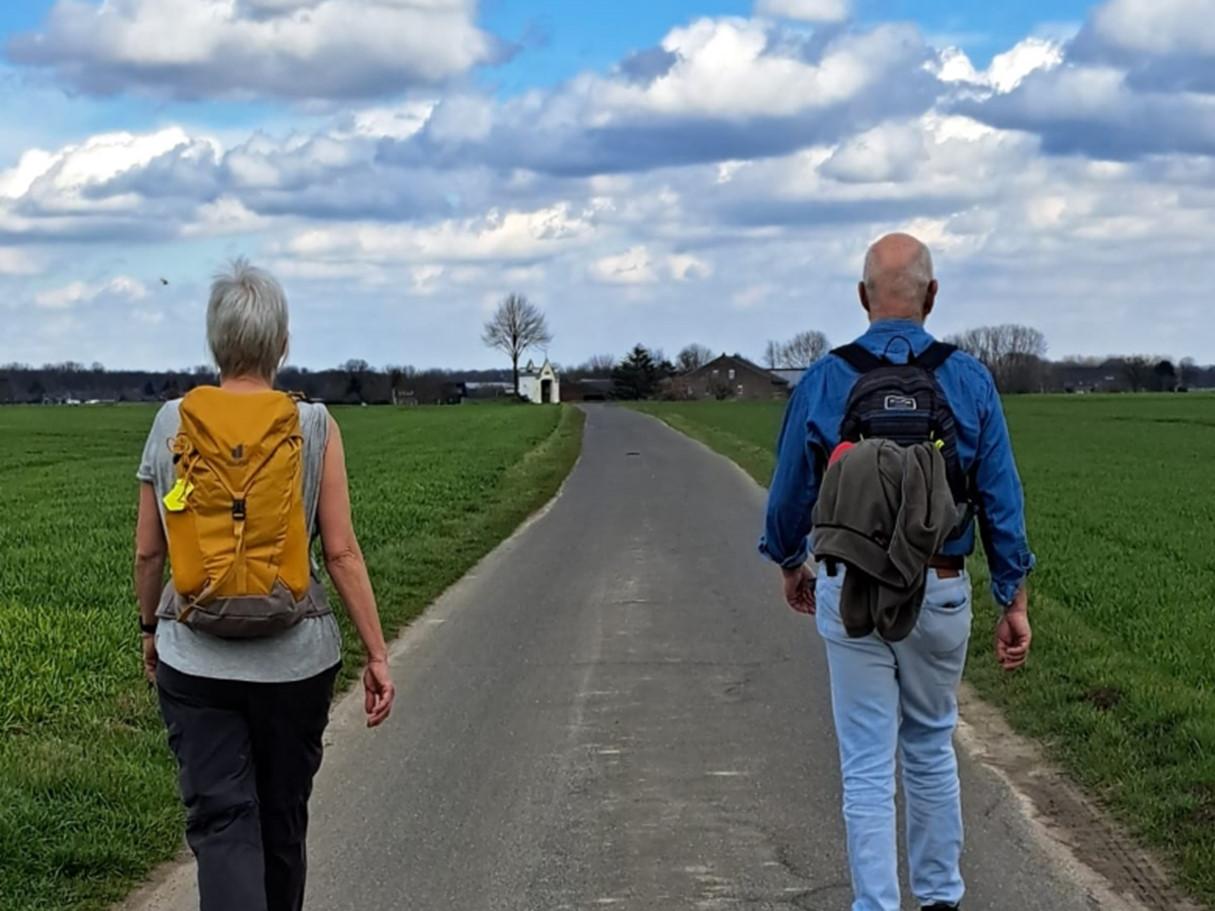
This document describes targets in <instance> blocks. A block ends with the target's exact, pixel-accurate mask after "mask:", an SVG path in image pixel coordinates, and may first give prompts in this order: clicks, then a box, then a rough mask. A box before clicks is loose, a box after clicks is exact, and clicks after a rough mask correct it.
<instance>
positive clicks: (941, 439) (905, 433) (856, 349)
mask: <svg viewBox="0 0 1215 911" xmlns="http://www.w3.org/2000/svg"><path fill="white" fill-rule="evenodd" d="M957 350H958V349H957V347H956V346H955V345H947V344H945V343H944V342H933V343H932V344H931V345H929V346H928V347H927V348H925V349H924V350H923V351H922V352H920V354H919V355H914V354H912V355H910V356H909V358H908V361H907V363H906V364H895V363H893V362H891V361H888V360H886V359H885V358H883V357H878V356H877V355H876V354H874V353H873V352H871V351H869V350H868V349H867V348H865V347H863V346H861V345H857V344H852V345H844V346H843V347H842V348H836V349H835V350H834V351H832V352H831V353H832V354H834V355H835V356H836V357H838V358H840V359H841V360H843V361H844V362H846V363H847V364H849V365H850V366H851V367H852V368H853V369H854V370H856V371H857V372H858V373H859V374H860V378H859V379H857V381H856V384H855V385H853V387H852V391H851V392H850V393H849V394H848V403H847V405H846V406H845V407H844V419H843V421H842V422H841V423H840V441H841V442H849V443H859V442H860V441H861V440H866V439H883V440H890V441H892V442H895V443H898V444H899V445H900V446H913V445H915V444H916V443H935V444H936V445H937V448H938V449H940V450H941V455H942V456H943V457H944V458H945V469H946V474H947V477H948V478H949V489H950V490H951V491H953V498H954V502H956V503H957V504H958V505H959V507H961V509H962V516H963V518H962V520H961V521H960V522H959V523H958V527H957V529H956V530H955V531H954V535H953V536H954V537H956V536H958V535H959V534H961V533H962V532H963V531H965V530H966V529H967V528H969V527H970V523H971V521H972V520H973V519H974V505H973V502H974V496H973V484H972V483H971V480H970V478H968V477H967V476H966V473H965V472H964V471H962V463H961V462H960V461H959V460H958V433H957V426H956V424H955V422H954V416H953V409H952V408H950V407H949V401H948V400H947V399H946V398H945V393H944V392H943V391H942V390H941V385H940V383H939V382H937V377H936V371H937V369H938V368H939V367H940V366H941V365H942V364H944V363H945V362H946V361H947V360H949V358H950V356H951V355H952V354H953V353H954V352H955V351H957Z"/></svg>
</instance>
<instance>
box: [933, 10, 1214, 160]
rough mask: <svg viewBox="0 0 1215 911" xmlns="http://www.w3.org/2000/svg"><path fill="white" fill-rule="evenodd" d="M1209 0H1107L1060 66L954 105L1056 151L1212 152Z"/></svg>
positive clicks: (1101, 154) (1110, 155)
mask: <svg viewBox="0 0 1215 911" xmlns="http://www.w3.org/2000/svg"><path fill="white" fill-rule="evenodd" d="M1212 12H1213V10H1212V5H1211V2H1210V0H1106V2H1105V3H1102V4H1100V5H1098V6H1097V7H1095V8H1094V9H1093V10H1092V12H1091V13H1090V15H1089V17H1088V19H1087V20H1086V21H1085V23H1084V25H1083V27H1082V28H1081V29H1080V31H1079V33H1078V34H1077V35H1076V37H1075V38H1074V39H1073V40H1072V41H1071V42H1069V43H1068V45H1067V47H1066V49H1065V55H1064V62H1063V64H1062V65H1061V66H1059V67H1056V68H1054V69H1050V70H1043V71H1039V72H1036V73H1033V74H1031V75H1030V76H1028V77H1027V78H1026V79H1024V81H1022V83H1021V84H1020V85H1018V86H1017V87H1016V88H1014V89H1013V90H1012V91H1011V92H1008V93H1006V94H1000V93H996V94H994V95H992V96H991V97H989V98H986V99H982V100H977V99H974V98H970V99H966V100H963V101H961V102H959V103H958V104H957V106H956V109H957V110H958V111H960V112H962V113H966V114H969V115H970V116H973V117H975V118H976V119H979V120H982V121H984V122H986V123H989V124H991V125H992V126H996V127H1000V128H1003V129H1016V130H1025V131H1028V132H1031V133H1036V134H1038V135H1039V136H1041V138H1042V144H1043V148H1044V149H1046V150H1047V151H1048V152H1051V153H1055V154H1069V155H1070V154H1079V155H1086V156H1089V157H1092V158H1101V159H1114V160H1135V159H1139V158H1143V157H1145V156H1150V155H1159V154H1170V153H1181V154H1192V155H1215V16H1213V15H1212Z"/></svg>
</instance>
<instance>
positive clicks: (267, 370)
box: [207, 257, 287, 379]
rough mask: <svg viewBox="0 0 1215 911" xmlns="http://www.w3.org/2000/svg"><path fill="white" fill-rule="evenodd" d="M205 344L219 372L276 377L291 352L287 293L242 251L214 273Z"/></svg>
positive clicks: (230, 375)
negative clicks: (288, 348) (246, 257)
mask: <svg viewBox="0 0 1215 911" xmlns="http://www.w3.org/2000/svg"><path fill="white" fill-rule="evenodd" d="M207 344H208V345H210V347H211V355H212V357H214V358H215V363H216V365H217V366H218V367H219V372H220V375H221V376H226V377H237V376H250V375H253V376H260V377H265V378H266V379H273V377H274V374H275V373H276V372H277V370H278V367H279V364H280V363H281V362H282V360H283V357H284V355H285V354H286V352H287V297H286V295H285V294H283V288H282V286H281V285H280V284H279V283H278V282H277V281H275V279H274V277H273V276H272V275H271V274H270V273H269V272H265V271H264V270H262V269H258V268H257V267H256V266H252V265H250V264H249V261H248V260H247V259H245V258H244V257H239V258H237V259H234V260H233V261H232V262H231V263H230V264H229V265H228V267H227V268H225V269H222V270H220V271H219V272H218V273H216V275H215V280H214V282H213V283H212V284H211V299H210V301H209V302H208V303H207Z"/></svg>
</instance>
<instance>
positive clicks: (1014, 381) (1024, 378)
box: [948, 323, 1046, 392]
mask: <svg viewBox="0 0 1215 911" xmlns="http://www.w3.org/2000/svg"><path fill="white" fill-rule="evenodd" d="M948 341H949V342H952V343H953V344H955V345H957V346H958V347H959V348H961V349H962V350H963V351H965V352H966V353H967V354H970V355H973V356H974V357H976V358H978V359H979V360H980V361H982V362H983V366H985V367H986V368H987V369H988V370H990V371H991V375H992V376H993V377H995V380H996V386H997V387H998V388H999V390H1000V391H1001V392H1035V391H1038V390H1040V389H1041V387H1042V383H1043V380H1044V378H1045V365H1044V362H1043V359H1044V358H1045V357H1046V336H1044V335H1043V334H1042V333H1041V332H1039V331H1038V330H1037V329H1034V328H1032V327H1030V326H1019V325H1016V324H1013V323H1008V324H1005V325H1003V326H981V327H979V328H978V329H969V330H967V331H966V332H963V333H962V334H961V335H955V336H952V337H951V338H949V339H948Z"/></svg>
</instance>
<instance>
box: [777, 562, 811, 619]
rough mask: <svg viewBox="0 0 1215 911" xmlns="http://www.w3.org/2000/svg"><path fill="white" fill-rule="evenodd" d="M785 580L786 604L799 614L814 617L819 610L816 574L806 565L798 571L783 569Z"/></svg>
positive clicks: (782, 573)
mask: <svg viewBox="0 0 1215 911" xmlns="http://www.w3.org/2000/svg"><path fill="white" fill-rule="evenodd" d="M781 575H782V576H784V579H785V603H786V604H788V605H789V606H790V607H791V608H793V609H794V610H795V611H797V612H798V613H799V614H810V615H813V614H814V611H815V610H816V609H817V602H816V601H815V597H814V581H815V580H814V574H813V573H812V572H810V567H808V566H806V565H805V564H804V563H803V564H802V565H801V566H799V567H798V568H797V569H782V570H781Z"/></svg>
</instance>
